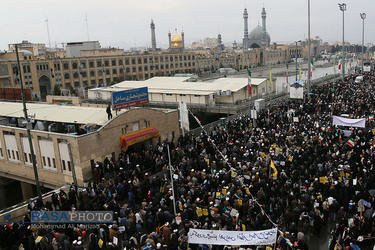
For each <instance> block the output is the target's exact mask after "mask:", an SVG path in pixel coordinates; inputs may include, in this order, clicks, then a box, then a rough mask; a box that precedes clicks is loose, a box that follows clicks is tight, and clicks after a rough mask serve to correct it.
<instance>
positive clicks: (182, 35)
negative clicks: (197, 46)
mask: <svg viewBox="0 0 375 250" xmlns="http://www.w3.org/2000/svg"><path fill="white" fill-rule="evenodd" d="M181 38H182V48H185V33H184V30H182V31H181Z"/></svg>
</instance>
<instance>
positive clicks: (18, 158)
mask: <svg viewBox="0 0 375 250" xmlns="http://www.w3.org/2000/svg"><path fill="white" fill-rule="evenodd" d="M16 155H17V160H18V161H19V160H20V155H19V154H18V151H16Z"/></svg>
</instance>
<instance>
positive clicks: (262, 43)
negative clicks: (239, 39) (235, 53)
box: [243, 7, 271, 50]
mask: <svg viewBox="0 0 375 250" xmlns="http://www.w3.org/2000/svg"><path fill="white" fill-rule="evenodd" d="M266 17H267V15H266V9H265V8H264V7H263V10H262V26H260V25H259V24H258V25H257V26H256V27H255V28H254V29H253V30H252V31H251V32H250V34H249V31H248V13H247V9H246V8H245V10H244V13H243V18H244V38H243V49H245V50H246V49H249V48H268V47H269V46H270V42H271V36H270V34H268V32H267V29H266Z"/></svg>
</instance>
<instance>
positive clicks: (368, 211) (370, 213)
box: [363, 209, 375, 218]
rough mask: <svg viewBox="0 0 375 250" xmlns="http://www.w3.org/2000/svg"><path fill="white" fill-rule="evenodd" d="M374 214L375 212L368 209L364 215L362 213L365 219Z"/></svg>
mask: <svg viewBox="0 0 375 250" xmlns="http://www.w3.org/2000/svg"><path fill="white" fill-rule="evenodd" d="M374 213H375V210H373V209H368V210H366V211H365V212H364V213H363V216H365V217H366V218H371V217H372V216H373V215H374Z"/></svg>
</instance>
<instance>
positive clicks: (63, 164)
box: [62, 160, 66, 171]
mask: <svg viewBox="0 0 375 250" xmlns="http://www.w3.org/2000/svg"><path fill="white" fill-rule="evenodd" d="M62 167H63V170H64V171H65V170H66V166H65V161H64V160H62Z"/></svg>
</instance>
